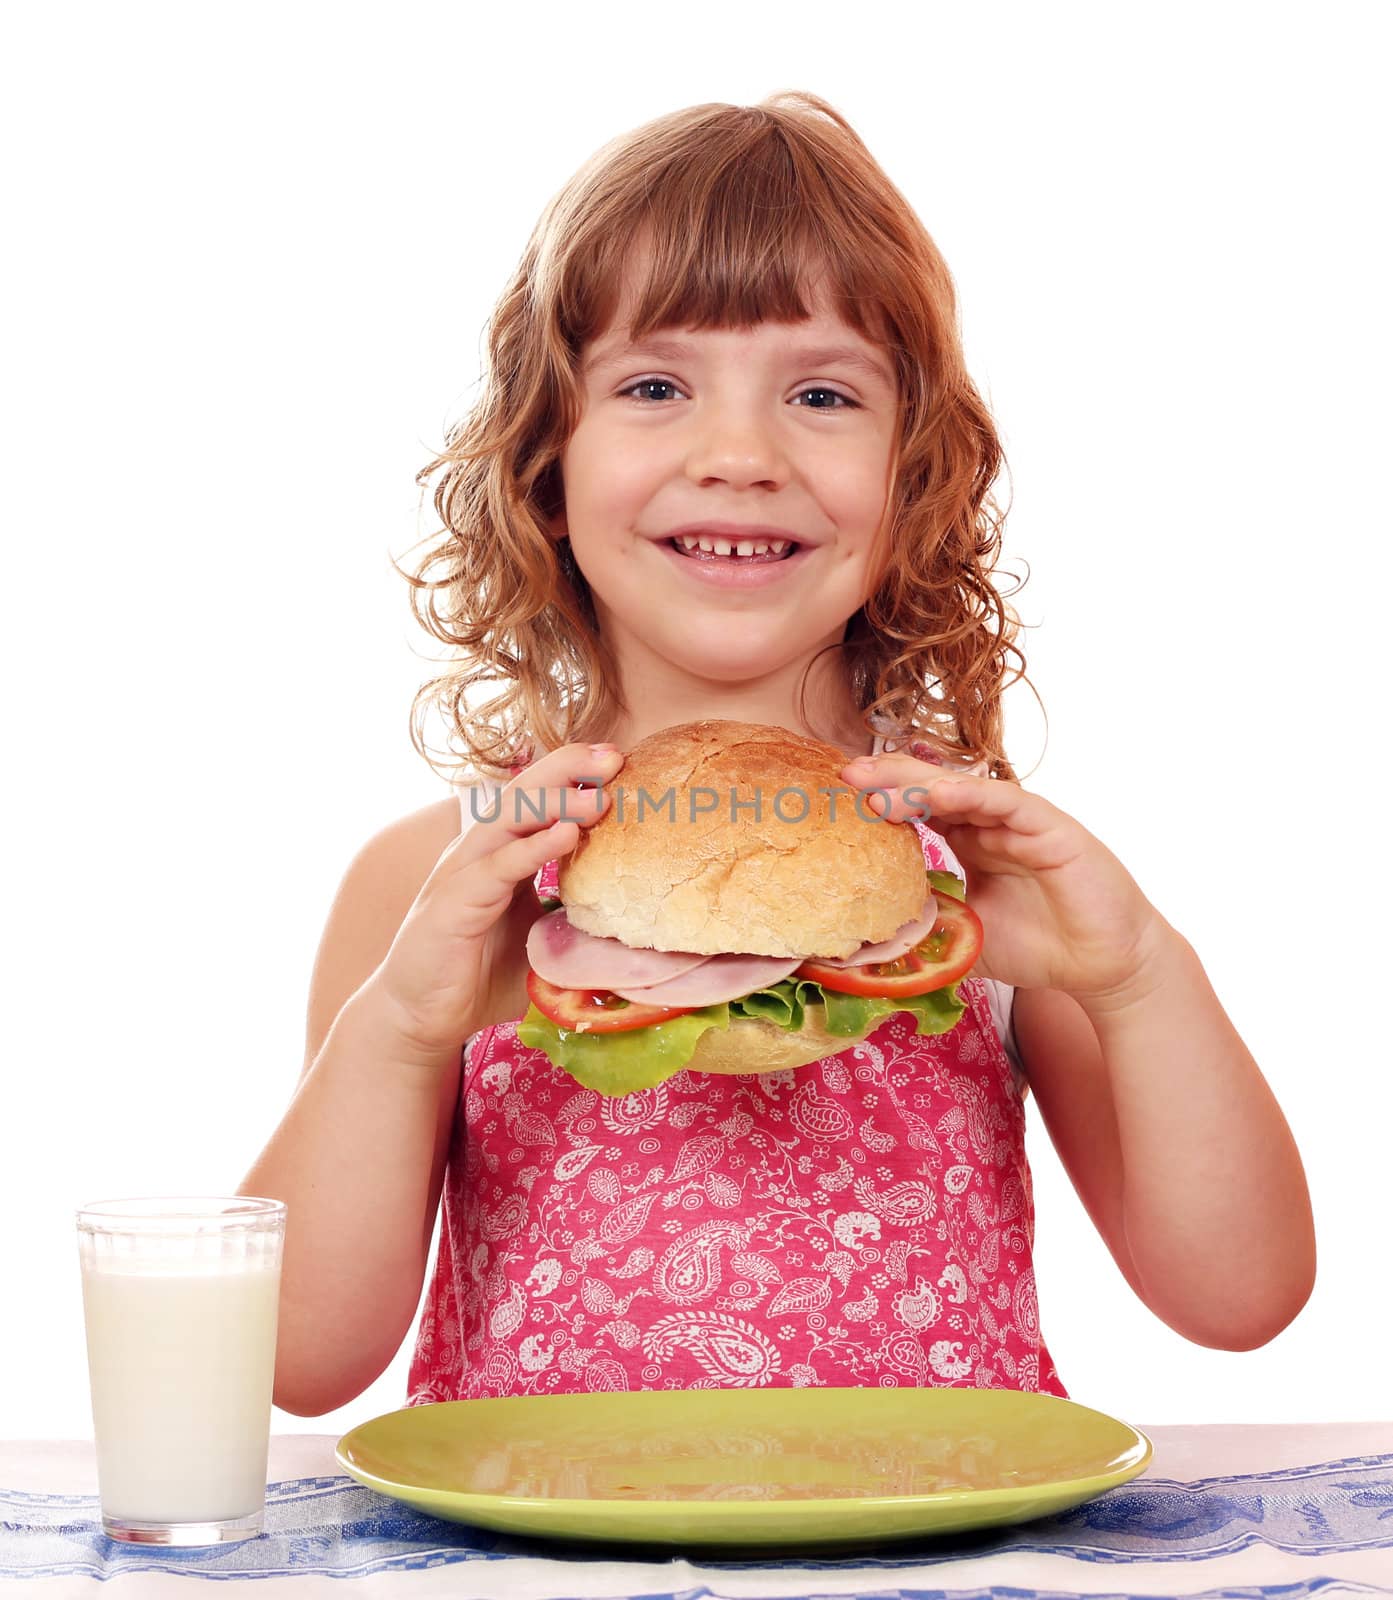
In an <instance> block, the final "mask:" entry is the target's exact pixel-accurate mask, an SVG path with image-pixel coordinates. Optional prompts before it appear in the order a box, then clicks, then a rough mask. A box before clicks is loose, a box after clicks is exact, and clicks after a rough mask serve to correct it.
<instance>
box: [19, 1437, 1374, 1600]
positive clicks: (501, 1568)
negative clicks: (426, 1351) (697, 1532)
mask: <svg viewBox="0 0 1393 1600" xmlns="http://www.w3.org/2000/svg"><path fill="white" fill-rule="evenodd" d="M1138 1426H1139V1427H1141V1428H1142V1431H1143V1432H1145V1433H1146V1434H1147V1435H1148V1437H1149V1438H1150V1439H1151V1440H1152V1443H1153V1444H1154V1446H1155V1454H1154V1456H1153V1458H1152V1461H1151V1463H1150V1465H1149V1466H1148V1467H1147V1469H1146V1471H1145V1472H1144V1473H1143V1474H1142V1475H1141V1476H1140V1477H1137V1478H1134V1479H1133V1480H1132V1481H1131V1482H1130V1483H1128V1484H1125V1485H1123V1486H1122V1487H1121V1488H1118V1489H1114V1490H1111V1491H1109V1492H1108V1493H1107V1494H1104V1495H1102V1496H1100V1497H1099V1498H1098V1499H1096V1500H1093V1501H1090V1502H1089V1503H1088V1504H1087V1505H1084V1506H1081V1507H1079V1508H1077V1509H1076V1510H1074V1511H1071V1512H1067V1513H1064V1514H1063V1515H1060V1516H1056V1517H1048V1518H1042V1519H1040V1520H1038V1521H1035V1522H1030V1523H1025V1524H1022V1525H1020V1526H1017V1527H1011V1528H1003V1529H997V1530H989V1531H986V1532H981V1533H977V1534H973V1535H962V1536H948V1537H944V1538H939V1539H923V1540H919V1541H916V1542H914V1543H913V1544H909V1545H906V1544H898V1545H896V1546H894V1547H889V1546H887V1547H884V1548H883V1549H882V1550H881V1551H879V1552H877V1553H875V1554H874V1555H857V1556H855V1557H851V1558H842V1559H818V1558H809V1557H792V1558H790V1557H784V1556H780V1557H777V1558H772V1559H771V1558H764V1559H744V1558H741V1559H730V1560H722V1559H716V1558H714V1557H713V1555H712V1554H711V1553H710V1552H703V1553H700V1554H695V1555H694V1556H693V1557H690V1558H689V1557H686V1556H684V1555H683V1554H682V1553H681V1552H677V1553H674V1552H673V1551H671V1550H656V1549H649V1548H641V1547H637V1546H615V1545H608V1546H603V1545H583V1544H578V1543H571V1544H559V1543H551V1542H549V1541H544V1540H527V1539H521V1538H518V1537H515V1536H512V1535H504V1534H495V1533H490V1532H488V1531H487V1530H484V1529H478V1528H471V1527H466V1526H464V1525H461V1524H456V1523H450V1522H441V1521H437V1520H435V1519H434V1518H431V1517H426V1516H421V1515H419V1514H417V1513H416V1512H414V1511H411V1510H409V1509H408V1508H406V1507H404V1506H402V1505H400V1504H398V1503H397V1502H396V1501H393V1500H389V1499H386V1498H384V1497H382V1496H380V1495H378V1494H375V1493H374V1492H373V1491H371V1490H369V1489H365V1488H362V1487H361V1486H360V1485H358V1484H357V1483H355V1482H354V1481H353V1479H351V1478H348V1477H346V1476H344V1475H343V1474H342V1473H341V1472H340V1471H339V1470H338V1467H337V1464H336V1463H335V1461H334V1456H333V1447H334V1443H335V1439H334V1437H333V1436H332V1435H324V1434H278V1435H276V1436H274V1437H273V1439H272V1442H271V1459H270V1471H269V1478H270V1487H269V1491H268V1497H267V1511H266V1533H265V1534H264V1536H263V1537H261V1538H259V1539H255V1540H250V1541H248V1542H246V1543H244V1544H240V1545H229V1546H222V1547H213V1548H212V1549H199V1550H166V1551H159V1550H153V1549H151V1548H149V1547H140V1546H135V1547H133V1546H129V1545H123V1544H119V1543H117V1542H116V1541H114V1540H111V1539H108V1538H107V1537H106V1536H105V1535H104V1534H103V1533H102V1532H101V1525H100V1519H99V1514H98V1505H97V1500H96V1494H95V1488H96V1473H95V1466H94V1461H93V1454H92V1447H91V1445H90V1443H86V1442H38V1443H27V1444H26V1443H12V1444H0V1519H2V1520H0V1593H3V1594H5V1595H7V1596H8V1595H10V1594H16V1595H17V1594H25V1595H28V1596H30V1597H31V1600H60V1597H68V1596H73V1597H79V1596H80V1597H84V1600H96V1597H98V1596H102V1597H109V1600H126V1597H129V1600H146V1597H147V1596H148V1597H149V1600H194V1597H197V1596H204V1597H207V1600H216V1596H217V1595H218V1594H219V1593H220V1592H221V1591H220V1590H219V1589H218V1588H212V1587H210V1585H228V1584H230V1585H233V1586H234V1587H235V1586H238V1585H239V1584H240V1583H241V1582H244V1581H246V1582H249V1583H253V1584H255V1587H254V1588H250V1589H249V1590H248V1600H320V1597H326V1596H334V1597H336V1600H437V1597H441V1596H446V1595H449V1596H459V1597H464V1600H475V1597H478V1600H484V1597H492V1596H498V1597H506V1600H581V1597H597V1600H598V1597H603V1600H640V1597H641V1600H708V1597H709V1600H745V1597H754V1600H760V1597H765V1596H768V1597H771V1600H772V1597H779V1600H783V1597H790V1596H800V1597H809V1600H812V1597H818V1600H824V1597H825V1600H833V1597H837V1596H848V1597H850V1596H858V1597H860V1600H929V1597H931V1596H932V1597H942V1600H985V1597H986V1596H989V1595H999V1596H1005V1597H1009V1600H1073V1597H1075V1596H1088V1597H1090V1600H1104V1597H1116V1600H1121V1597H1123V1596H1128V1597H1130V1596H1143V1595H1144V1596H1147V1597H1151V1600H1155V1597H1159V1596H1181V1595H1184V1596H1187V1597H1195V1600H1198V1597H1205V1600H1210V1597H1213V1600H1219V1597H1221V1596H1222V1597H1223V1600H1247V1597H1255V1600H1256V1597H1274V1600H1304V1597H1306V1596H1320V1597H1321V1600H1325V1597H1328V1596H1336V1595H1358V1596H1369V1595H1379V1596H1393V1422H1382V1423H1364V1422H1352V1423H1329V1424H1325V1423H1322V1424H1269V1425H1260V1426H1255V1425H1241V1426H1217V1425H1202V1426H1194V1427H1185V1426H1165V1427H1162V1426H1157V1427H1154V1428H1148V1427H1146V1425H1145V1424H1144V1423H1139V1424H1138ZM106 1585H110V1587H109V1588H108V1587H106Z"/></svg>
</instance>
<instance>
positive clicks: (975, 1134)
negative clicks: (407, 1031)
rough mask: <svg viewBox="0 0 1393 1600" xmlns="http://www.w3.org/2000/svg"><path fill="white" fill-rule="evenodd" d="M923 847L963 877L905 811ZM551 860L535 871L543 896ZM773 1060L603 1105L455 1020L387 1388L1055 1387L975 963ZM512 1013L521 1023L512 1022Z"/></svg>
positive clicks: (1015, 1115) (1021, 1124)
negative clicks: (432, 1244)
mask: <svg viewBox="0 0 1393 1600" xmlns="http://www.w3.org/2000/svg"><path fill="white" fill-rule="evenodd" d="M913 825H914V826H915V828H916V829H917V830H918V832H919V834H920V837H921V839H922V842H923V846H924V855H925V859H926V861H927V863H928V865H929V866H930V867H932V868H935V869H939V870H947V871H950V872H958V873H959V874H960V875H961V867H960V866H959V865H958V863H957V861H956V860H955V858H954V857H953V856H952V853H951V852H950V851H949V850H948V848H947V846H946V844H945V843H944V842H943V840H942V839H941V838H940V837H939V835H937V834H936V833H933V832H932V831H931V830H930V829H929V828H928V827H927V826H925V825H924V824H922V823H919V822H917V821H916V822H915V823H914V824H913ZM557 865H558V864H557V862H555V861H550V862H548V863H547V864H546V866H545V867H544V868H543V869H542V870H541V872H539V873H538V874H537V878H536V880H535V882H536V887H537V889H538V892H539V893H540V894H555V892H556V880H557ZM959 992H960V993H961V994H962V996H963V998H964V999H965V1000H966V1001H967V1010H966V1011H965V1012H964V1013H963V1016H962V1017H961V1019H960V1020H959V1022H958V1024H957V1026H956V1027H955V1028H953V1030H952V1031H951V1032H950V1033H946V1034H939V1035H925V1036H921V1035H919V1034H917V1033H916V1032H915V1031H914V1018H913V1017H912V1016H911V1015H910V1014H909V1013H907V1012H903V1011H901V1012H896V1013H894V1014H893V1015H891V1016H889V1017H886V1018H885V1019H884V1021H883V1022H882V1023H881V1024H880V1025H879V1027H877V1028H876V1029H875V1031H874V1032H873V1033H871V1034H870V1035H869V1037H867V1038H866V1039H865V1040H864V1041H862V1042H861V1043H858V1044H856V1045H854V1046H852V1047H851V1048H849V1049H847V1050H843V1051H841V1052H840V1053H839V1054H837V1055H834V1056H828V1057H826V1058H825V1059H823V1060H821V1061H817V1062H814V1063H812V1064H811V1065H809V1066H805V1067H799V1068H797V1069H795V1070H792V1071H788V1072H779V1073H770V1074H765V1075H757V1074H752V1075H750V1076H747V1077H726V1076H716V1075H712V1074H708V1073H692V1072H686V1071H683V1072H679V1073H678V1074H677V1075H676V1076H675V1077H672V1078H669V1079H668V1080H667V1081H666V1082H664V1083H661V1084H659V1085H657V1087H656V1088H652V1089H643V1090H639V1091H637V1092H635V1093H633V1094H628V1095H624V1096H622V1097H618V1098H607V1097H605V1096H603V1095H600V1094H597V1093H596V1092H595V1091H594V1090H591V1089H586V1088H583V1087H582V1086H581V1085H580V1084H578V1083H577V1082H576V1081H575V1080H574V1079H573V1078H571V1077H570V1076H569V1075H568V1074H567V1073H565V1072H563V1071H562V1070H561V1069H560V1068H559V1067H556V1066H553V1064H552V1062H551V1061H550V1060H549V1058H548V1057H547V1056H546V1055H545V1054H544V1053H543V1052H542V1051H541V1050H535V1049H531V1048H529V1047H527V1046H525V1045H522V1044H520V1043H519V1042H518V1038H517V1023H516V1022H505V1023H501V1024H499V1025H497V1026H495V1027H490V1028H485V1029H483V1030H482V1031H481V1032H479V1033H476V1034H474V1035H472V1036H471V1037H470V1039H469V1040H468V1041H467V1042H466V1044H465V1049H464V1074H463V1080H462V1087H461V1098H460V1105H459V1110H458V1114H457V1117H456V1122H455V1129H454V1134H453V1138H452V1143H451V1147H450V1155H449V1165H448V1168H447V1172H446V1178H445V1187H444V1194H443V1199H442V1208H443V1212H442V1217H441V1229H440V1242H439V1248H438V1251H437V1255H436V1260H435V1266H434V1271H433V1273H432V1276H431V1280H430V1283H429V1286H428V1290H427V1294H426V1299H425V1303H424V1306H423V1308H422V1312H421V1319H420V1323H419V1325H418V1328H417V1336H416V1345H415V1350H414V1352H413V1358H412V1362H411V1368H410V1375H409V1378H408V1396H407V1399H408V1404H411V1405H421V1404H426V1403H428V1402H431V1401H437V1400H471V1399H480V1398H489V1397H496V1396H504V1395H521V1394H569V1393H574V1392H586V1391H595V1390H621V1389H624V1390H627V1389H701V1388H707V1389H714V1388H722V1389H724V1388H756V1387H763V1386H774V1385H783V1386H805V1385H827V1386H838V1387H865V1386H870V1385H875V1386H877V1387H880V1388H894V1387H896V1386H898V1385H902V1384H903V1385H911V1386H943V1387H950V1386H951V1387H958V1388H974V1387H976V1388H993V1389H1023V1390H1032V1391H1038V1392H1042V1393H1045V1394H1053V1395H1060V1396H1066V1390H1065V1389H1064V1386H1063V1385H1062V1383H1061V1382H1060V1380H1059V1376H1058V1374H1057V1373H1056V1371H1055V1367H1054V1362H1053V1360H1052V1359H1051V1357H1050V1354H1049V1352H1048V1350H1047V1349H1046V1347H1045V1342H1044V1339H1043V1337H1042V1334H1041V1331H1040V1316H1039V1310H1038V1307H1037V1303H1036V1293H1035V1272H1034V1268H1033V1265H1032V1255H1031V1252H1032V1247H1033V1244H1034V1236H1035V1214H1034V1205H1033V1199H1032V1190H1031V1178H1030V1169H1029V1166H1028V1164H1027V1161H1026V1154H1025V1107H1024V1103H1023V1094H1022V1083H1021V1079H1020V1076H1019V1074H1018V1073H1016V1072H1013V1070H1012V1066H1011V1062H1010V1061H1009V1059H1008V1057H1007V1055H1006V1052H1005V1050H1004V1049H1003V1046H1002V1042H1001V1038H1000V1036H999V1034H998V1032H997V1027H996V1024H995V1023H994V1021H993V1018H992V1014H991V1010H990V1008H989V1005H988V1002H987V997H986V992H985V986H984V983H983V981H982V980H981V979H978V978H967V979H964V980H963V982H962V985H961V988H960V991H959ZM519 1020H521V1019H519Z"/></svg>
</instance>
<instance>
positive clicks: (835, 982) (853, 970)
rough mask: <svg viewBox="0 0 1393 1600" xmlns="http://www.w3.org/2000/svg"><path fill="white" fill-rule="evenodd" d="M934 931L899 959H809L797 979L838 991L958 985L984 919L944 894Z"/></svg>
mask: <svg viewBox="0 0 1393 1600" xmlns="http://www.w3.org/2000/svg"><path fill="white" fill-rule="evenodd" d="M935 898H936V899H937V901H938V917H937V919H936V921H935V922H934V925H933V931H932V932H931V933H930V934H929V936H928V938H927V939H925V940H923V941H922V943H920V944H919V945H918V946H916V948H915V949H913V950H910V951H909V952H908V953H907V954H905V955H902V956H901V957H900V958H899V959H898V960H897V961H873V962H870V963H869V964H868V965H867V966H864V967H827V966H823V964H822V963H821V962H820V961H805V962H804V963H803V965H802V966H801V967H799V969H798V970H797V972H795V973H794V977H795V978H810V979H811V980H812V981H813V982H814V983H820V984H821V985H822V987H823V988H824V989H835V990H836V991H837V993H838V994H864V995H885V996H888V997H893V996H894V995H897V994H929V993H931V992H932V991H933V990H934V989H946V988H947V987H948V985H949V984H950V983H956V982H957V981H958V979H959V978H961V977H963V976H964V974H966V973H967V972H968V971H969V970H970V969H971V968H972V966H973V965H974V963H975V962H976V960H977V958H978V956H980V955H981V953H982V920H981V918H980V917H979V916H978V915H977V913H976V912H975V911H974V910H973V909H972V907H971V906H969V905H968V904H967V903H966V902H965V901H962V900H955V899H953V898H952V896H951V895H946V894H940V895H936V896H935Z"/></svg>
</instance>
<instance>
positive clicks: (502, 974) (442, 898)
mask: <svg viewBox="0 0 1393 1600" xmlns="http://www.w3.org/2000/svg"><path fill="white" fill-rule="evenodd" d="M623 761H624V758H623V756H622V755H621V754H620V753H619V752H618V751H617V750H612V749H611V750H608V751H603V750H601V749H600V747H596V746H591V745H587V744H568V745H563V746H562V747H561V748H560V749H559V750H552V751H550V752H548V754H547V755H545V756H543V757H542V758H541V759H540V760H539V761H536V762H534V763H533V764H532V765H531V766H530V767H528V768H527V769H526V771H524V772H520V773H518V774H517V776H516V777H514V778H513V780H512V781H511V782H510V783H508V784H507V785H505V787H504V788H503V789H502V791H501V795H500V797H499V798H498V799H495V800H492V801H490V799H489V797H488V796H485V795H481V796H479V797H478V804H477V813H476V815H477V817H478V820H477V821H475V822H473V824H472V825H471V826H470V827H468V828H466V829H465V831H464V832H463V833H461V834H460V835H459V837H458V838H456V839H454V840H452V841H451V842H450V844H449V845H447V846H446V848H445V850H444V851H443V852H442V853H441V856H440V859H439V860H438V861H437V862H436V864H435V866H434V867H433V868H432V869H431V874H430V876H429V877H428V878H427V879H426V881H425V883H424V884H422V886H421V891H420V893H419V894H418V895H417V896H416V899H415V901H414V902H413V904H412V906H411V909H410V911H408V912H407V914H406V916H405V918H404V919H403V921H402V925H401V927H400V928H399V929H398V931H397V936H396V938H395V939H394V940H393V941H392V946H391V949H390V950H388V952H387V954H386V956H384V957H383V960H382V964H381V966H379V967H378V969H377V971H376V972H374V973H373V975H372V977H371V978H370V979H369V980H368V983H369V984H370V985H372V986H373V987H375V989H376V990H377V991H378V995H379V997H380V998H381V999H383V1000H384V1001H385V1002H386V1006H387V1011H388V1014H389V1015H390V1017H391V1018H392V1027H393V1030H394V1032H395V1033H396V1034H397V1035H398V1039H399V1043H400V1046H401V1049H402V1050H403V1051H404V1052H405V1053H406V1054H407V1057H408V1059H412V1060H414V1059H417V1058H420V1059H422V1060H425V1061H436V1060H440V1059H443V1058H448V1057H450V1056H452V1055H454V1054H456V1053H457V1052H458V1051H459V1048H460V1046H461V1045H462V1044H463V1042H464V1041H465V1040H466V1039H467V1038H468V1037H469V1035H470V1034H472V1033H474V1032H476V1031H477V1030H478V1029H480V1028H482V1027H485V1026H487V1025H488V1024H490V1023H495V1022H502V1021H506V1020H507V1019H508V1018H510V1017H518V1016H521V1015H522V1014H523V1011H524V1010H525V1009H526V1006H527V998H526V991H525V989H524V988H523V986H522V985H523V980H524V979H525V976H526V972H527V953H526V943H527V934H528V931H529V929H530V928H531V926H532V924H533V923H534V922H535V921H536V920H537V918H538V917H539V916H540V915H541V914H542V912H541V906H540V904H539V902H538V900H537V897H536V895H535V894H534V892H533V888H532V879H533V878H534V877H535V876H536V874H537V873H538V872H539V871H540V869H541V868H542V867H543V866H544V865H545V864H546V863H547V862H548V861H550V860H551V859H552V858H553V857H556V856H565V855H569V854H570V853H571V851H572V850H574V849H575V847H576V844H577V843H578V841H579V839H580V831H581V829H582V828H589V827H592V826H593V825H594V824H595V823H596V822H597V821H598V820H599V818H600V817H601V816H603V815H604V813H605V811H606V809H607V808H608V806H609V800H610V797H609V792H608V789H597V788H594V787H590V788H580V787H578V785H579V784H581V783H588V784H590V785H596V784H599V783H602V782H603V783H605V784H608V782H609V781H610V780H611V779H612V778H613V777H614V776H615V774H616V773H617V772H618V771H619V769H620V767H621V766H622V765H623Z"/></svg>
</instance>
